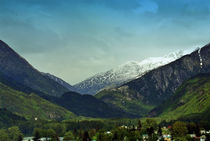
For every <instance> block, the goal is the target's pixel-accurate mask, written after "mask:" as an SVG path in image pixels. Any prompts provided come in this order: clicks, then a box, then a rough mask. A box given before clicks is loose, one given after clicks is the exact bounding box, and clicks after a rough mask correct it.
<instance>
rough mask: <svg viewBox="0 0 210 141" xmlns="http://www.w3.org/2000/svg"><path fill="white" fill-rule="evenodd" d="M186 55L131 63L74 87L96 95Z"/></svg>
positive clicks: (177, 53) (167, 56) (178, 53)
mask: <svg viewBox="0 0 210 141" xmlns="http://www.w3.org/2000/svg"><path fill="white" fill-rule="evenodd" d="M185 54H187V52H185V51H177V52H173V53H170V54H168V55H166V56H163V57H151V58H147V59H145V60H142V61H140V62H137V61H130V62H127V63H125V64H123V65H120V66H118V67H117V68H114V69H111V70H109V71H107V72H103V73H99V74H96V75H94V76H92V77H90V78H88V79H86V80H84V81H82V82H80V83H78V84H76V85H74V87H75V88H76V90H77V91H78V92H80V93H82V94H96V93H97V92H98V91H100V90H102V89H104V88H109V87H114V86H118V85H120V84H122V83H125V82H128V81H130V80H133V79H136V78H139V77H141V76H142V75H144V74H145V73H146V72H148V71H150V70H152V69H155V68H157V67H160V66H163V65H166V64H168V63H170V62H172V61H175V60H176V59H178V58H180V57H182V56H183V55H185Z"/></svg>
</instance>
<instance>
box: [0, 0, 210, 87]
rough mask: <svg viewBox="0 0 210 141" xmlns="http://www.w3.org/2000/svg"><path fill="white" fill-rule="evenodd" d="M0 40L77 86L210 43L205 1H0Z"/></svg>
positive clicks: (208, 11) (209, 6) (209, 14)
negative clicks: (127, 64)
mask: <svg viewBox="0 0 210 141" xmlns="http://www.w3.org/2000/svg"><path fill="white" fill-rule="evenodd" d="M0 39H1V40H3V41H5V42H6V43H7V44H9V45H10V46H11V47H12V48H13V49H15V50H16V51H17V52H18V53H19V54H20V55H22V56H23V57H24V58H26V59H27V60H28V61H29V62H30V63H31V64H32V65H33V66H35V67H36V68H37V69H39V70H40V71H43V72H49V73H52V74H54V75H56V76H58V77H61V78H63V79H64V80H66V81H67V82H69V83H70V84H75V83H77V82H79V81H81V80H83V79H85V78H87V77H89V76H92V75H93V74H96V73H98V72H103V71H106V70H108V69H110V68H113V67H115V66H117V65H120V64H122V63H125V62H127V61H129V60H136V61H140V60H142V59H144V58H147V57H152V56H162V55H165V54H167V53H169V52H173V51H176V50H179V49H184V50H185V49H189V48H193V47H194V48H195V47H196V46H202V45H205V44H207V43H209V42H210V1H209V0H0Z"/></svg>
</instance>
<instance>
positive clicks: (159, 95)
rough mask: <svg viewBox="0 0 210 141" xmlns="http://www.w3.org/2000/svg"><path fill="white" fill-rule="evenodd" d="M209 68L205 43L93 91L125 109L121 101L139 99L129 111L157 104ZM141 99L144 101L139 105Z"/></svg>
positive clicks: (209, 59) (109, 102) (209, 57)
mask: <svg viewBox="0 0 210 141" xmlns="http://www.w3.org/2000/svg"><path fill="white" fill-rule="evenodd" d="M200 56H201V57H202V62H200V61H201V60H200ZM209 72H210V45H209V44H207V45H205V46H204V47H202V48H201V49H198V50H196V51H194V52H192V53H191V54H188V55H185V56H183V57H181V58H179V59H177V60H176V61H173V62H171V63H169V64H167V65H164V66H161V67H158V68H157V69H153V70H151V71H149V72H148V73H146V74H145V75H143V76H142V77H140V78H138V79H135V80H132V81H130V82H128V83H125V84H123V85H121V86H119V87H116V88H113V89H107V90H104V91H101V92H99V93H98V94H96V97H97V98H99V99H101V100H103V101H104V102H106V103H107V104H114V105H115V106H117V107H124V108H125V109H127V108H128V107H127V105H124V102H127V103H129V102H130V100H129V99H131V100H136V101H139V103H141V105H140V106H138V105H137V107H132V108H130V109H129V110H130V111H133V110H136V112H138V109H139V108H144V106H145V105H150V106H151V105H152V106H157V105H159V104H160V103H161V102H163V101H164V100H166V99H167V98H169V97H170V96H171V95H172V94H173V93H174V92H175V90H176V89H177V88H178V87H179V86H180V85H181V84H182V83H183V82H184V81H185V80H187V79H190V78H191V77H193V76H195V75H197V74H199V73H209ZM122 90H123V91H122ZM112 93H114V94H117V97H118V98H117V99H114V98H113V97H112V98H110V95H111V94H112ZM120 95H123V96H124V97H126V99H121V98H120V99H119V96H120ZM112 96H113V95H112ZM115 98H116V96H115ZM115 100H116V101H115ZM125 100H126V101H125ZM116 103H117V104H116ZM142 103H143V104H144V105H143V106H142ZM135 108H136V109H135ZM145 110H146V109H145ZM147 112H149V110H148V111H147Z"/></svg>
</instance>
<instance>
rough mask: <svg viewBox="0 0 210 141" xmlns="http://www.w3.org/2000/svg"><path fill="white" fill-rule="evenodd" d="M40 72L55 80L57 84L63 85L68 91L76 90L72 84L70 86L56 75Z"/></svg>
mask: <svg viewBox="0 0 210 141" xmlns="http://www.w3.org/2000/svg"><path fill="white" fill-rule="evenodd" d="M42 74H43V75H44V76H47V77H48V78H50V79H52V80H54V81H55V82H57V83H58V84H60V85H62V86H63V87H65V88H67V89H68V90H69V91H76V90H75V88H74V87H73V86H71V85H70V84H69V83H67V82H65V81H64V80H62V79H61V78H58V77H57V76H54V75H52V74H50V73H43V72H42Z"/></svg>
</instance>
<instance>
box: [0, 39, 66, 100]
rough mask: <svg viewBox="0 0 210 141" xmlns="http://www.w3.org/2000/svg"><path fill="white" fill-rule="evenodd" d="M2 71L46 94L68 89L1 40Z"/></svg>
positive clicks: (0, 68)
mask: <svg viewBox="0 0 210 141" xmlns="http://www.w3.org/2000/svg"><path fill="white" fill-rule="evenodd" d="M0 72H1V74H3V75H5V76H6V77H9V78H12V79H13V80H14V81H16V82H18V83H20V84H23V85H25V86H27V87H30V88H32V89H34V90H37V91H40V92H42V93H44V94H48V95H54V96H60V95H62V94H63V93H65V92H67V91H68V89H66V88H65V87H63V86H61V85H59V84H58V83H57V82H55V81H52V80H51V79H49V78H47V77H45V76H43V75H42V74H41V72H39V71H38V70H37V69H35V68H34V67H33V66H32V65H31V64H30V63H29V62H27V60H25V59H24V58H23V57H21V56H20V55H19V54H18V53H16V52H15V51H14V50H13V49H12V48H11V47H9V46H8V45H7V44H6V43H5V42H3V41H2V40H1V41H0Z"/></svg>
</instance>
